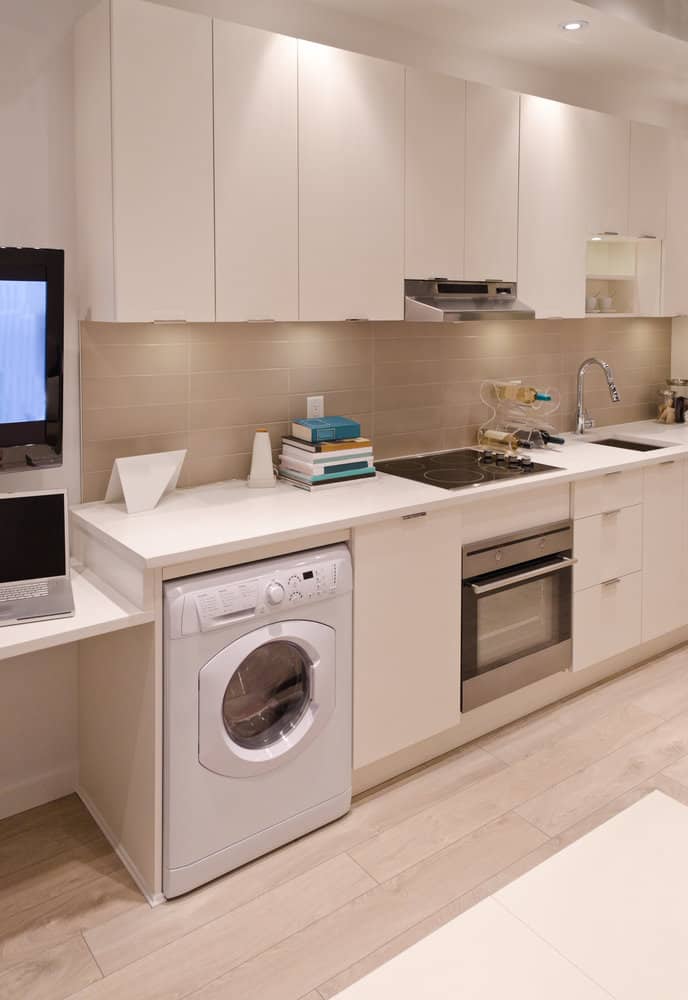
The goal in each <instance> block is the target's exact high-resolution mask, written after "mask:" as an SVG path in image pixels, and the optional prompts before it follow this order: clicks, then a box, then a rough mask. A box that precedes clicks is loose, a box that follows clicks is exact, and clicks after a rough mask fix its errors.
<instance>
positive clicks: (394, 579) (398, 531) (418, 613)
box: [353, 511, 461, 768]
mask: <svg viewBox="0 0 688 1000" xmlns="http://www.w3.org/2000/svg"><path fill="white" fill-rule="evenodd" d="M460 529H461V521H460V515H458V514H457V513H456V512H455V511H443V512H438V513H435V514H428V515H426V516H423V517H415V518H409V519H404V518H394V519H391V520H388V521H383V522H382V523H378V524H374V525H369V526H365V527H362V528H357V529H356V530H355V531H354V540H353V555H354V767H356V768H359V767H364V766H365V765H366V764H370V763H372V762H373V761H376V760H381V759H382V758H383V757H387V756H388V755H389V754H392V753H395V752H396V751H397V750H402V749H404V747H408V746H412V745H413V744H414V743H418V742H420V741H421V740H425V739H427V738H428V737H430V736H433V735H435V734H436V733H440V732H442V731H443V730H445V729H449V728H450V727H451V726H454V725H456V724H457V723H458V722H459V711H460V688H461V670H460V659H459V658H460V650H461V642H460V628H461V621H460V601H461V530H460Z"/></svg>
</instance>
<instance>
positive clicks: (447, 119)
mask: <svg viewBox="0 0 688 1000" xmlns="http://www.w3.org/2000/svg"><path fill="white" fill-rule="evenodd" d="M465 133H466V84H465V82H464V81H463V80H458V79H456V78H455V77H452V76H441V75H439V74H437V73H423V72H422V71H420V70H416V69H407V70H406V277H407V278H437V277H444V278H463V277H465V276H466V272H465V269H464V200H465V191H464V185H465V176H464V171H465V166H464V164H465V139H466V137H465ZM468 276H469V277H472V278H476V277H484V275H478V274H471V275H468Z"/></svg>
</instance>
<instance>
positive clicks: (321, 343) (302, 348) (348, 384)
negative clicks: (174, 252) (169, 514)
mask: <svg viewBox="0 0 688 1000" xmlns="http://www.w3.org/2000/svg"><path fill="white" fill-rule="evenodd" d="M589 355H598V356H600V357H602V358H604V359H605V360H606V361H609V362H610V364H611V365H612V366H613V367H614V372H615V375H616V379H617V383H618V386H619V391H620V392H621V396H622V402H621V403H620V404H618V405H612V404H611V402H610V399H609V394H608V392H607V389H606V385H605V383H604V379H603V377H602V374H601V372H599V371H597V370H591V372H590V374H589V375H588V376H587V390H586V401H587V404H588V409H589V410H590V412H591V413H592V415H593V416H594V417H595V418H596V420H597V422H598V423H599V424H601V425H603V424H610V423H619V422H623V421H627V420H638V419H643V418H646V417H649V416H652V415H654V413H655V407H656V403H657V391H658V389H659V387H660V385H661V383H662V381H663V380H664V379H665V378H666V377H667V376H668V375H669V374H670V371H669V367H670V355H671V321H670V320H663V319H634V320H627V319H608V318H604V319H587V320H556V321H549V320H538V321H532V322H525V321H521V322H514V321H512V322H505V321H495V322H490V323H464V324H460V325H446V326H445V325H440V324H416V323H330V324H316V323H310V324H297V323H293V324H292V323H279V324H276V323H266V324H258V323H251V324H245V325H244V324H212V325H210V324H201V325H197V326H193V325H188V326H183V325H182V326H173V325H157V324H147V325H141V326H139V325H134V324H120V325H115V324H113V325H110V324H101V323H84V324H83V325H82V328H81V357H82V402H83V413H82V436H83V492H84V499H85V500H96V499H99V498H101V497H102V496H103V495H104V493H105V487H106V485H107V480H108V477H109V474H110V469H111V467H112V462H113V460H114V459H115V458H117V457H118V456H123V455H137V454H139V455H142V454H146V453H147V452H153V451H166V450H169V449H175V448H188V451H189V453H188V456H187V460H186V463H185V465H184V470H183V473H182V480H181V482H182V485H187V486H189V485H196V484H200V483H205V482H213V481H215V480H219V479H227V478H230V477H233V476H241V477H243V476H245V475H246V474H247V472H248V466H249V459H250V451H251V443H252V439H253V433H254V430H255V428H256V427H258V426H261V425H266V426H267V427H268V428H269V429H270V432H271V435H272V439H273V444H274V446H275V447H277V446H278V444H279V439H280V437H281V435H282V434H283V433H285V432H286V431H287V429H288V426H289V421H290V420H292V419H294V418H295V417H302V416H305V415H306V396H307V395H310V394H316V393H317V394H320V393H323V394H324V395H325V412H326V413H331V414H334V413H341V414H345V415H347V416H352V417H355V418H356V419H359V420H360V421H361V425H362V429H363V433H364V434H367V435H370V436H372V437H373V438H374V444H375V454H376V456H377V457H378V458H389V457H392V456H396V455H403V454H409V453H413V452H419V451H431V450H436V449H440V448H452V447H461V446H463V445H467V444H472V443H473V442H474V441H475V436H476V432H477V428H478V425H479V424H480V423H481V422H482V420H483V419H484V417H485V416H486V411H485V407H484V406H483V404H482V403H481V402H480V394H479V393H480V382H481V380H483V379H489V378H523V379H526V380H528V381H531V382H532V383H533V384H534V385H537V386H538V387H543V388H544V387H546V386H550V387H557V388H558V389H560V390H561V392H562V407H561V411H560V413H558V414H557V418H556V423H557V426H558V427H559V428H560V429H562V430H570V429H572V427H573V414H574V409H575V389H576V386H575V381H576V370H577V368H578V365H579V364H580V362H581V361H582V360H583V359H584V358H586V357H588V356H589Z"/></svg>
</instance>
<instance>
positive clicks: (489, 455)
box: [480, 448, 495, 462]
mask: <svg viewBox="0 0 688 1000" xmlns="http://www.w3.org/2000/svg"><path fill="white" fill-rule="evenodd" d="M494 459H495V453H494V452H493V451H490V449H489V448H487V449H486V450H485V451H484V452H483V453H482V455H481V456H480V461H481V462H494Z"/></svg>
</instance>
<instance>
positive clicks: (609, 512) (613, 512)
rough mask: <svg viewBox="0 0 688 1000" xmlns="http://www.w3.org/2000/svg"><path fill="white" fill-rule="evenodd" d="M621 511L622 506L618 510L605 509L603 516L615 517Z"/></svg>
mask: <svg viewBox="0 0 688 1000" xmlns="http://www.w3.org/2000/svg"><path fill="white" fill-rule="evenodd" d="M620 513H621V508H620V507H617V508H616V510H603V511H602V517H615V516H616V515H617V514H620Z"/></svg>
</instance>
